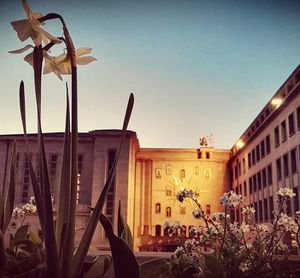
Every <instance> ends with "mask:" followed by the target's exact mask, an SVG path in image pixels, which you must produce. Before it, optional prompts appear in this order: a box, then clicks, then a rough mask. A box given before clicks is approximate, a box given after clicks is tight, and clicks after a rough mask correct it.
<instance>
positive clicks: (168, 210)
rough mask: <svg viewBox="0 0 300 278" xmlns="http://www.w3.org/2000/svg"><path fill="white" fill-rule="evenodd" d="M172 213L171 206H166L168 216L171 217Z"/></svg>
mask: <svg viewBox="0 0 300 278" xmlns="http://www.w3.org/2000/svg"><path fill="white" fill-rule="evenodd" d="M171 215H172V213H171V208H170V207H167V208H166V217H171Z"/></svg>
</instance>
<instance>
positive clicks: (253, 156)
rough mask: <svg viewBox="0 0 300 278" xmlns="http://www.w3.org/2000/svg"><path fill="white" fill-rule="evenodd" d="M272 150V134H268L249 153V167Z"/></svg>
mask: <svg viewBox="0 0 300 278" xmlns="http://www.w3.org/2000/svg"><path fill="white" fill-rule="evenodd" d="M270 152H271V141H270V135H267V136H266V137H265V138H264V139H263V140H262V141H261V142H260V143H259V144H257V145H256V146H255V147H254V148H253V149H252V151H251V152H249V153H248V168H249V169H250V168H251V167H252V166H254V165H255V164H256V163H258V162H259V161H260V160H261V159H263V158H264V157H265V156H266V155H267V154H269V153H270Z"/></svg>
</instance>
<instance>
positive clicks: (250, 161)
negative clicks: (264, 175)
mask: <svg viewBox="0 0 300 278" xmlns="http://www.w3.org/2000/svg"><path fill="white" fill-rule="evenodd" d="M251 166H252V160H251V152H250V153H248V168H251Z"/></svg>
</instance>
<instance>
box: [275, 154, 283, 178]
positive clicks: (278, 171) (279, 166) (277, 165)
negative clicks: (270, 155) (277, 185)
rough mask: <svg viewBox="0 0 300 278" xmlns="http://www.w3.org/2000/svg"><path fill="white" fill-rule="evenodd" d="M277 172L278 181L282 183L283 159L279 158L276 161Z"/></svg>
mask: <svg viewBox="0 0 300 278" xmlns="http://www.w3.org/2000/svg"><path fill="white" fill-rule="evenodd" d="M276 171H277V180H278V181H280V180H281V179H282V171H281V159H280V158H278V159H277V160H276Z"/></svg>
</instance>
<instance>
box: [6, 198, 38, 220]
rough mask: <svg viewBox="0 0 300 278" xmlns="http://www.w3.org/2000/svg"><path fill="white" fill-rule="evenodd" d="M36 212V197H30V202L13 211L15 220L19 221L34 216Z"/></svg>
mask: <svg viewBox="0 0 300 278" xmlns="http://www.w3.org/2000/svg"><path fill="white" fill-rule="evenodd" d="M35 212H36V205H35V199H34V197H30V199H29V202H28V203H26V204H25V205H23V206H22V207H21V208H19V207H15V208H14V209H13V214H12V216H13V218H14V219H19V218H22V217H24V216H26V215H29V214H33V213H35Z"/></svg>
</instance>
